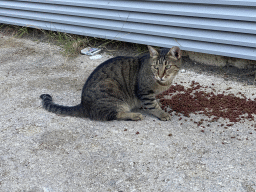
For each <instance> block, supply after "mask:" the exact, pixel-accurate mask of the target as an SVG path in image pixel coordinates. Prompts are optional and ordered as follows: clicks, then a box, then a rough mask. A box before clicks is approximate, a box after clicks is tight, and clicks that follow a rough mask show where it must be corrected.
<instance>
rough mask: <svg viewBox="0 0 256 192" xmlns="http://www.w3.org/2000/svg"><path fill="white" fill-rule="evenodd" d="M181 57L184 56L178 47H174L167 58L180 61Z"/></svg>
mask: <svg viewBox="0 0 256 192" xmlns="http://www.w3.org/2000/svg"><path fill="white" fill-rule="evenodd" d="M181 55H182V51H181V50H180V48H179V47H177V46H175V47H172V48H171V49H170V51H169V52H168V53H167V56H169V57H172V58H175V59H176V60H178V59H180V58H181Z"/></svg>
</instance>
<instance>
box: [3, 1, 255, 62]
mask: <svg viewBox="0 0 256 192" xmlns="http://www.w3.org/2000/svg"><path fill="white" fill-rule="evenodd" d="M0 23H8V24H13V25H21V26H30V27H36V28H42V29H47V30H56V31H62V32H68V33H74V34H80V35H87V36H94V37H100V38H108V39H116V40H120V41H128V42H134V43H141V44H150V45H155V46H162V47H172V46H179V47H181V49H183V50H188V51H196V52H203V53H209V54H217V55H223V56H230V57H238V58H244V59H251V60H256V54H255V53H256V51H255V50H256V49H255V48H256V1H252V0H251V1H239V0H222V1H219V0H215V1H214V2H212V1H208V0H206V1H202V0H190V1H188V0H167V1H161V0H155V1H153V0H148V1H105V0H96V1H88V0H72V1H70V0H16V1H13V0H9V1H2V0H0Z"/></svg>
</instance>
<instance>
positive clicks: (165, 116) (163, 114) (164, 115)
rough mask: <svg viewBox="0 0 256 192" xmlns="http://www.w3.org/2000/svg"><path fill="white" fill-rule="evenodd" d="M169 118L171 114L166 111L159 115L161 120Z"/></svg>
mask: <svg viewBox="0 0 256 192" xmlns="http://www.w3.org/2000/svg"><path fill="white" fill-rule="evenodd" d="M171 118H172V117H171V115H170V114H169V113H167V112H164V113H162V114H161V116H160V117H159V119H160V120H161V121H170V120H171Z"/></svg>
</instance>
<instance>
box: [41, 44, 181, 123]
mask: <svg viewBox="0 0 256 192" xmlns="http://www.w3.org/2000/svg"><path fill="white" fill-rule="evenodd" d="M148 48H149V53H148V54H145V55H144V56H141V57H115V58H112V59H109V60H107V61H105V62H103V63H102V64H100V65H99V66H98V67H97V68H96V69H95V70H94V71H93V72H92V73H91V75H90V76H89V78H88V79H87V81H86V83H85V85H84V87H83V90H82V98H81V103H80V104H79V105H77V106H73V107H67V106H61V105H57V104H55V103H53V102H52V97H51V96H50V95H48V94H43V95H41V96H40V97H41V99H42V100H43V102H42V103H43V107H44V108H45V109H46V110H47V111H50V112H53V113H57V114H62V115H70V116H78V117H89V118H90V119H93V120H102V121H108V120H141V119H142V118H143V116H142V114H141V113H134V112H131V110H132V109H134V108H140V107H143V108H144V109H146V110H147V111H148V112H149V113H151V114H153V115H154V116H156V117H158V118H159V119H160V120H164V121H166V120H170V115H169V113H167V112H164V111H163V110H162V109H161V107H160V105H159V103H158V102H157V100H156V99H155V96H156V95H157V94H159V93H161V92H163V91H165V90H167V89H169V87H170V86H171V83H172V81H173V79H174V77H175V76H176V75H177V73H178V71H179V68H180V66H181V50H180V49H179V48H178V47H173V48H171V49H166V48H164V49H161V50H159V51H158V50H156V49H154V48H153V47H151V46H148Z"/></svg>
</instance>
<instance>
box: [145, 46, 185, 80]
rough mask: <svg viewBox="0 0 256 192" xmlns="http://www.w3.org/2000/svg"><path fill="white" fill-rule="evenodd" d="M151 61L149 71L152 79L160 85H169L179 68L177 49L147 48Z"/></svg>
mask: <svg viewBox="0 0 256 192" xmlns="http://www.w3.org/2000/svg"><path fill="white" fill-rule="evenodd" d="M148 49H149V55H150V60H151V70H152V72H153V75H154V78H155V79H156V81H157V82H158V83H160V84H163V85H165V84H169V83H171V82H172V80H173V79H174V77H175V76H176V75H177V73H178V71H179V69H180V67H181V54H182V52H181V50H180V48H179V47H176V46H175V47H172V48H171V49H166V48H164V49H161V50H156V49H154V48H153V47H151V46H148Z"/></svg>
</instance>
